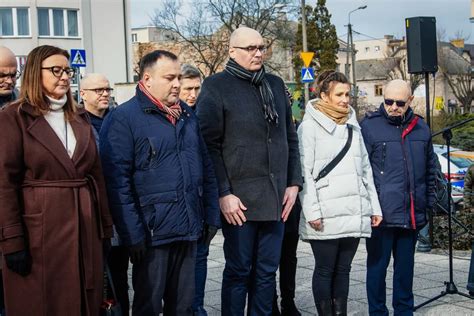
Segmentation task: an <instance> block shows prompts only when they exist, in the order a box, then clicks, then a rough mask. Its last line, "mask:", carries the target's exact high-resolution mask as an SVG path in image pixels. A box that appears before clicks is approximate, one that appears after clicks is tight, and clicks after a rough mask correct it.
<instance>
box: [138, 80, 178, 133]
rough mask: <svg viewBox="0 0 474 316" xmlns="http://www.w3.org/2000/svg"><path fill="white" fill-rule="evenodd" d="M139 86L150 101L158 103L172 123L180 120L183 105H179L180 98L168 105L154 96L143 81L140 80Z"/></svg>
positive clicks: (174, 123) (158, 106) (157, 105)
mask: <svg viewBox="0 0 474 316" xmlns="http://www.w3.org/2000/svg"><path fill="white" fill-rule="evenodd" d="M138 88H139V89H140V91H141V92H143V93H144V94H145V95H146V96H147V97H148V99H150V101H151V102H152V103H153V104H154V105H156V107H157V108H158V109H159V110H160V111H161V112H163V113H164V114H165V116H166V118H167V119H168V120H169V121H170V122H171V124H173V125H176V121H177V120H178V118H179V116H180V115H181V111H182V109H181V106H180V105H179V100H178V102H176V103H175V104H173V105H172V106H167V105H164V104H163V103H161V102H160V101H159V100H158V99H157V98H155V97H154V96H152V95H151V94H150V92H149V91H148V90H147V89H146V88H145V85H144V84H143V82H142V81H139V82H138Z"/></svg>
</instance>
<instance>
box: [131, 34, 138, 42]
mask: <svg viewBox="0 0 474 316" xmlns="http://www.w3.org/2000/svg"><path fill="white" fill-rule="evenodd" d="M136 42H138V38H137V34H135V33H134V34H132V43H136Z"/></svg>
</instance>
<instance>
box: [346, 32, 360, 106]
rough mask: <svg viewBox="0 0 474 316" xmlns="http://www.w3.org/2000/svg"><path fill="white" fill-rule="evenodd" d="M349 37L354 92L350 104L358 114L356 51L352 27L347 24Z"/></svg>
mask: <svg viewBox="0 0 474 316" xmlns="http://www.w3.org/2000/svg"><path fill="white" fill-rule="evenodd" d="M348 27H349V36H350V38H351V44H350V45H351V55H352V84H353V87H354V88H353V90H352V91H354V100H353V102H352V106H353V107H354V109H355V110H356V113H359V108H358V106H357V103H358V102H357V101H358V98H359V89H358V87H357V79H356V67H355V55H356V50H355V46H354V39H353V38H352V25H351V24H349V25H348Z"/></svg>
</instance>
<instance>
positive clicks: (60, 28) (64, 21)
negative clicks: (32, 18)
mask: <svg viewBox="0 0 474 316" xmlns="http://www.w3.org/2000/svg"><path fill="white" fill-rule="evenodd" d="M51 26H52V27H51ZM38 31H39V35H40V36H51V37H53V36H54V37H78V36H79V24H78V17H77V10H67V9H48V8H38Z"/></svg>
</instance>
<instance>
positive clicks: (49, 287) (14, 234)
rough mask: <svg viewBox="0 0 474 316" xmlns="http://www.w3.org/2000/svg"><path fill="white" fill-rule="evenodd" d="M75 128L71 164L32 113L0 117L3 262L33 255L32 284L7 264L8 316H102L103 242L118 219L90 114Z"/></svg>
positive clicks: (25, 108)
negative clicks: (11, 257)
mask: <svg viewBox="0 0 474 316" xmlns="http://www.w3.org/2000/svg"><path fill="white" fill-rule="evenodd" d="M70 123H71V126H72V129H73V131H74V135H75V137H76V140H77V144H76V148H75V151H74V153H73V156H72V158H70V157H69V155H68V154H67V152H66V149H65V148H64V146H63V144H62V143H61V141H60V139H59V138H58V137H57V136H56V134H55V132H54V131H53V129H52V128H51V127H50V125H49V124H48V122H47V121H46V120H45V118H44V117H43V116H42V115H36V114H35V112H34V110H33V108H32V106H30V105H28V104H24V105H22V106H21V107H20V106H19V105H14V104H13V105H10V106H7V107H5V108H3V109H2V110H1V111H0V127H1V128H2V131H3V136H2V137H1V138H0V201H1V203H0V246H1V250H2V252H3V254H4V255H5V254H10V253H13V252H16V251H20V250H23V249H25V248H28V249H29V250H30V253H31V256H32V269H31V273H30V274H29V275H28V276H26V277H23V276H20V275H19V274H16V273H14V272H12V271H11V270H10V269H8V268H7V266H6V264H5V263H4V264H3V267H4V269H3V281H4V287H5V301H6V313H7V314H8V315H18V316H19V315H35V316H46V315H47V316H54V315H68V316H82V315H94V316H97V315H98V314H99V308H100V304H101V301H102V287H103V263H102V239H103V238H108V237H111V235H112V220H111V217H110V215H109V210H108V206H107V197H106V191H105V184H104V180H103V176H102V172H101V166H100V159H99V156H98V153H97V148H96V144H95V140H94V136H93V134H92V129H91V126H90V124H89V123H88V120H87V117H86V114H85V112H84V110H79V112H78V114H77V115H75V117H74V118H73V120H72V121H71V122H70Z"/></svg>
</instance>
